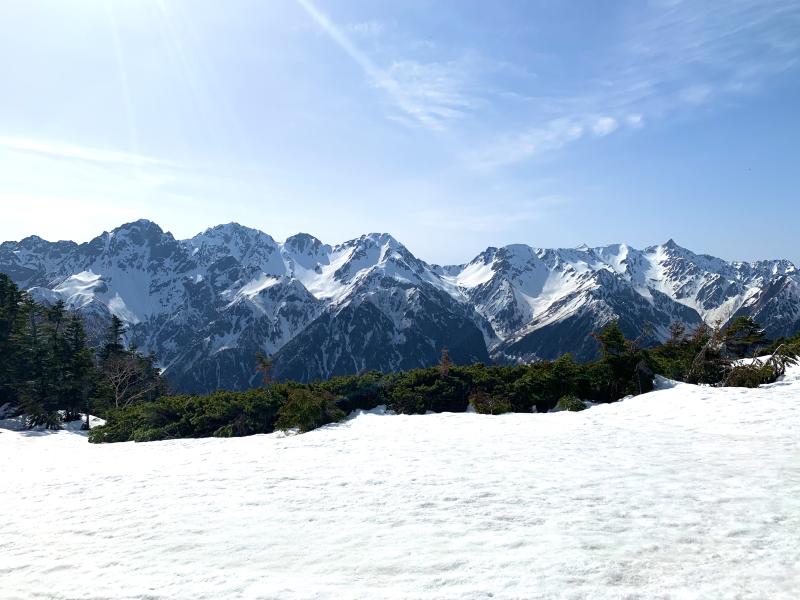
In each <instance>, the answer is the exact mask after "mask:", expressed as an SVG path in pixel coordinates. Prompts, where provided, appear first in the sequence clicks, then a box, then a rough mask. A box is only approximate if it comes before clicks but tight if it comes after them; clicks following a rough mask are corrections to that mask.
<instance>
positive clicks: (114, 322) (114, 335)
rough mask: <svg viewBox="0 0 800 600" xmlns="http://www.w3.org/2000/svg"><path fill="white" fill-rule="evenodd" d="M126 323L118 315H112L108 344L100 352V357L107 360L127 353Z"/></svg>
mask: <svg viewBox="0 0 800 600" xmlns="http://www.w3.org/2000/svg"><path fill="white" fill-rule="evenodd" d="M125 329H126V328H125V323H124V322H123V321H122V319H120V318H119V317H118V316H117V315H111V323H110V324H109V326H108V329H107V330H106V342H105V344H104V345H103V348H102V349H101V351H100V357H101V358H102V359H103V360H105V359H108V358H110V357H112V356H115V355H119V354H122V353H123V352H125V345H124V343H123V341H124V337H125Z"/></svg>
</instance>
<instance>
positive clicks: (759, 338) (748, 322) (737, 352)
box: [723, 316, 769, 358]
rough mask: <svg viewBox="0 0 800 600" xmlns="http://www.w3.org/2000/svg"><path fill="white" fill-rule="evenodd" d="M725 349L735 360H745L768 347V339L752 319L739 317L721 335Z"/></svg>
mask: <svg viewBox="0 0 800 600" xmlns="http://www.w3.org/2000/svg"><path fill="white" fill-rule="evenodd" d="M723 339H724V343H725V347H726V348H727V349H728V351H729V352H730V353H731V354H732V355H733V356H736V357H737V358H745V357H748V356H752V355H753V354H754V353H757V352H758V351H759V350H760V349H761V348H766V347H767V346H768V345H769V339H767V336H766V335H765V333H764V328H763V327H761V325H759V324H758V323H756V321H755V320H754V319H753V317H749V316H740V317H736V318H735V319H734V320H733V321H731V322H730V323H729V324H728V326H727V327H726V328H725V331H724V333H723Z"/></svg>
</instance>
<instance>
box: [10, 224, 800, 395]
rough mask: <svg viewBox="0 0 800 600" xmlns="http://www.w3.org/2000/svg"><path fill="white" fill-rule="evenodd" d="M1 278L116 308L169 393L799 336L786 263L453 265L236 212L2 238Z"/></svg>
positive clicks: (99, 312) (706, 259)
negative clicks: (184, 232) (694, 337)
mask: <svg viewBox="0 0 800 600" xmlns="http://www.w3.org/2000/svg"><path fill="white" fill-rule="evenodd" d="M0 271H2V272H5V273H7V274H8V275H9V276H11V278H12V279H14V281H16V282H17V284H18V285H20V286H21V287H22V288H24V289H27V290H29V291H30V293H31V294H32V295H33V296H34V297H36V298H38V299H40V300H43V301H47V302H53V301H55V300H57V299H63V300H64V301H65V302H66V303H67V304H68V306H69V307H70V308H72V309H74V310H78V311H80V312H81V313H83V314H84V315H85V316H86V317H87V321H88V322H89V324H90V326H93V327H94V329H95V330H99V329H100V328H101V327H102V325H103V323H104V322H105V321H107V320H108V318H110V315H111V314H116V315H118V316H120V317H121V318H122V319H123V320H125V321H126V323H128V325H129V328H130V330H129V337H130V338H131V340H132V341H135V343H136V344H137V346H138V347H139V348H140V349H142V350H144V351H151V350H152V351H154V352H155V353H156V355H157V356H158V358H159V361H160V362H161V364H162V366H163V367H164V368H165V370H166V374H167V375H168V377H169V378H170V380H171V381H172V383H173V385H174V386H175V387H176V388H177V389H179V390H183V391H191V392H203V391H208V390H212V389H217V388H229V389H241V388H246V387H249V386H251V385H254V384H255V383H256V382H257V377H256V374H255V371H254V359H253V357H254V355H255V353H256V352H257V351H261V352H264V353H267V354H271V355H273V356H274V361H275V373H276V375H277V376H278V377H284V378H293V379H299V380H313V379H317V378H324V377H329V376H331V375H337V374H349V373H356V372H360V371H364V370H369V369H377V370H381V371H391V370H397V369H408V368H413V367H418V366H426V365H430V364H434V363H435V362H436V361H437V360H438V358H439V355H440V351H441V348H443V347H447V348H449V350H450V355H451V357H452V358H453V360H454V361H456V362H474V361H480V362H489V361H491V360H499V361H531V360H536V359H538V358H553V357H556V356H558V355H560V354H562V353H565V352H572V353H573V354H574V355H575V356H576V357H577V358H579V359H588V358H591V357H592V356H593V355H594V354H595V352H596V344H595V343H594V341H593V340H592V339H591V338H590V337H589V336H588V334H589V333H590V332H591V331H594V330H596V329H598V328H599V327H602V326H603V325H604V324H606V323H607V322H609V321H610V320H612V319H617V320H619V322H620V325H621V327H622V328H623V330H624V331H625V332H626V334H628V335H630V336H639V335H640V334H642V333H643V332H645V329H644V328H645V327H647V331H646V332H645V333H646V339H647V341H650V342H656V341H659V340H663V339H664V338H665V337H666V336H667V335H668V328H669V326H670V324H671V323H673V322H676V321H677V322H681V323H683V324H685V325H686V326H687V327H689V328H693V327H696V326H697V325H699V324H700V323H701V322H706V323H715V322H717V321H720V322H723V323H724V322H725V321H727V320H729V319H730V318H732V317H733V316H735V315H739V314H749V315H752V316H753V317H755V318H756V319H757V320H758V321H759V322H761V323H762V324H763V325H764V326H765V327H766V329H767V333H768V334H769V335H770V336H773V337H777V336H780V335H789V334H792V333H794V332H795V331H797V330H798V329H800V273H798V270H797V268H796V267H795V266H794V265H793V264H792V263H791V262H789V261H786V260H773V261H757V262H752V263H745V262H727V261H724V260H722V259H718V258H714V257H712V256H707V255H702V254H695V253H694V252H691V251H690V250H687V249H685V248H682V247H681V246H679V245H678V244H676V243H675V241H674V240H669V241H667V242H665V243H664V244H659V245H655V246H650V247H648V248H645V249H642V250H638V249H635V248H632V247H630V246H627V245H626V244H614V245H609V246H602V247H596V248H591V247H589V246H587V245H585V244H583V245H581V246H579V247H578V248H566V249H564V248H562V249H543V248H534V247H531V246H526V245H522V244H515V245H510V246H506V247H502V248H494V247H490V248H488V249H487V250H485V251H484V252H482V253H480V254H479V255H478V256H476V257H475V258H474V259H473V260H472V261H470V262H468V263H466V264H463V265H450V266H438V265H432V264H428V263H426V262H424V261H422V260H420V259H418V258H416V257H415V256H414V255H413V254H411V252H409V250H408V249H407V248H406V247H405V246H403V244H401V243H400V242H398V241H397V240H396V239H395V238H393V237H392V236H391V235H389V234H387V233H371V234H366V235H362V236H360V237H358V238H356V239H353V240H350V241H347V242H344V243H342V244H337V245H333V246H332V245H328V244H325V243H323V242H322V241H320V240H318V239H317V238H315V237H313V236H311V235H309V234H305V233H301V234H297V235H294V236H291V237H290V238H288V239H287V240H286V241H285V242H277V241H276V240H274V239H273V238H272V237H270V236H269V235H267V234H266V233H264V232H261V231H258V230H256V229H251V228H248V227H244V226H242V225H239V224H236V223H229V224H226V225H219V226H217V227H212V228H210V229H207V230H206V231H204V232H203V233H200V234H198V235H196V236H195V237H193V238H191V239H188V240H176V239H175V238H174V237H173V236H172V235H171V234H170V233H168V232H164V231H163V230H162V229H161V228H160V227H159V226H158V225H156V224H155V223H153V222H151V221H147V220H139V221H135V222H133V223H128V224H125V225H122V226H120V227H118V228H116V229H114V230H113V231H111V232H104V233H103V234H101V235H100V236H98V237H96V238H95V239H93V240H92V241H90V242H87V243H84V244H76V243H74V242H68V241H60V242H47V241H45V240H43V239H41V238H39V237H36V236H31V237H28V238H25V239H24V240H22V241H19V242H4V243H3V244H0Z"/></svg>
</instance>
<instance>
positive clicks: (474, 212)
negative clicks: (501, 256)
mask: <svg viewBox="0 0 800 600" xmlns="http://www.w3.org/2000/svg"><path fill="white" fill-rule="evenodd" d="M566 202H567V201H566V200H565V199H564V198H562V197H559V196H542V197H540V198H535V199H529V200H525V201H521V202H520V201H516V202H495V203H494V207H493V208H494V210H492V211H491V212H489V213H487V211H486V210H480V209H478V208H477V207H470V208H466V209H462V210H460V211H458V213H456V214H454V213H453V211H451V210H446V209H441V208H436V207H431V208H428V209H426V210H423V211H421V212H419V213H418V214H417V220H418V222H419V225H420V226H421V227H427V228H435V229H441V228H444V229H449V230H453V231H468V232H473V233H488V232H506V231H510V230H513V229H516V228H519V227H520V225H525V224H531V223H533V222H536V221H539V220H541V219H543V218H545V217H546V216H547V215H548V213H549V212H550V211H552V210H553V209H554V208H557V207H559V206H563V205H564V204H566Z"/></svg>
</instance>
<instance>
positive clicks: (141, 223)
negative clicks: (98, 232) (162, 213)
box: [112, 219, 164, 234]
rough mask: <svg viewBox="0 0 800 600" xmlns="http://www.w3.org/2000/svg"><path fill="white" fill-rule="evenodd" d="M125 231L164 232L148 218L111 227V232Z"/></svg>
mask: <svg viewBox="0 0 800 600" xmlns="http://www.w3.org/2000/svg"><path fill="white" fill-rule="evenodd" d="M127 231H155V232H158V233H159V234H161V233H164V231H163V230H162V229H161V227H159V226H158V225H157V224H156V223H154V222H153V221H151V220H149V219H137V220H136V221H131V222H130V223H123V224H122V225H120V226H119V227H116V228H115V229H113V230H112V233H114V234H118V233H125V232H127Z"/></svg>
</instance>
